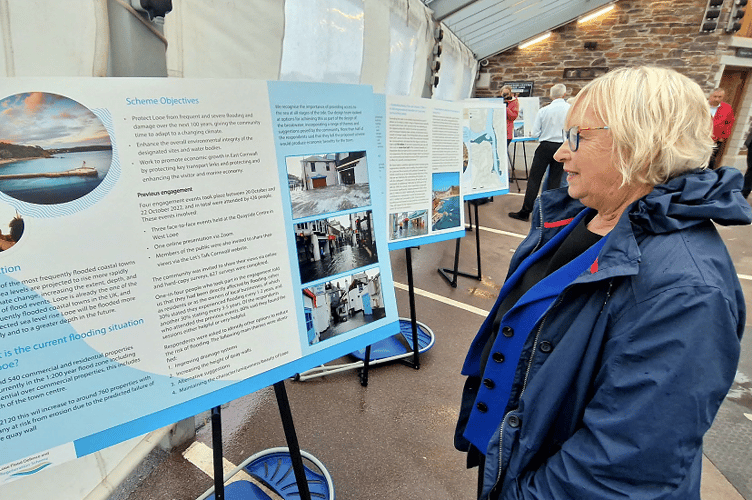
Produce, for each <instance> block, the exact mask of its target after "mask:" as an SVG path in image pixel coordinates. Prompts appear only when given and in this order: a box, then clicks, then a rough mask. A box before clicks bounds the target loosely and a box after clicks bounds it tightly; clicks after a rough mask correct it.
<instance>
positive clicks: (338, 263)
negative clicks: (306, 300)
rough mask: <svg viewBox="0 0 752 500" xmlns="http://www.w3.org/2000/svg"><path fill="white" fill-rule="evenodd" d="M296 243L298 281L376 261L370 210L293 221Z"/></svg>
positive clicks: (340, 271)
mask: <svg viewBox="0 0 752 500" xmlns="http://www.w3.org/2000/svg"><path fill="white" fill-rule="evenodd" d="M295 244H296V247H297V252H298V264H299V265H300V281H301V283H310V282H312V281H317V280H320V279H322V278H327V277H329V276H336V275H338V274H342V273H346V272H348V271H352V270H353V269H358V268H361V267H365V266H369V265H371V264H375V263H376V262H377V261H378V255H377V253H376V239H375V237H374V231H373V213H372V212H371V211H370V210H368V211H365V212H356V213H351V214H346V215H341V216H337V217H329V218H326V219H319V220H314V221H309V222H304V223H300V224H295Z"/></svg>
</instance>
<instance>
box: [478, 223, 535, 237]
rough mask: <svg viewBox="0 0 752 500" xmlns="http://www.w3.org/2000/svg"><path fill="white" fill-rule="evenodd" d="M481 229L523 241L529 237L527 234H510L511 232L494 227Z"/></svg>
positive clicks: (482, 227)
mask: <svg viewBox="0 0 752 500" xmlns="http://www.w3.org/2000/svg"><path fill="white" fill-rule="evenodd" d="M479 227H480V228H481V229H482V230H484V231H488V232H489V233H496V234H503V235H504V236H514V237H515V238H519V239H521V240H523V239H525V237H526V236H527V235H525V234H517V233H510V232H509V231H502V230H501V229H494V228H492V227H485V226H479Z"/></svg>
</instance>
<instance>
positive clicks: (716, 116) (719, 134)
mask: <svg viewBox="0 0 752 500" xmlns="http://www.w3.org/2000/svg"><path fill="white" fill-rule="evenodd" d="M725 96H726V91H725V90H723V89H721V88H717V89H715V90H714V91H713V92H711V93H710V95H709V96H708V106H710V114H711V115H713V140H714V141H715V147H714V148H713V155H712V156H711V157H710V161H709V162H708V168H716V167H717V166H718V165H716V161H717V159H718V154H719V153H720V151H721V148H722V147H723V143H724V142H726V139H728V138H729V137H730V136H731V128H732V127H733V126H734V110H733V109H731V105H730V104H728V103H726V102H723V98H724V97H725Z"/></svg>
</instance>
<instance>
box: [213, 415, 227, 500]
mask: <svg viewBox="0 0 752 500" xmlns="http://www.w3.org/2000/svg"><path fill="white" fill-rule="evenodd" d="M221 411H222V407H221V406H216V407H214V408H212V410H211V423H212V461H213V465H214V500H225V472H224V467H223V466H222V461H223V460H222V458H223V455H222V413H221Z"/></svg>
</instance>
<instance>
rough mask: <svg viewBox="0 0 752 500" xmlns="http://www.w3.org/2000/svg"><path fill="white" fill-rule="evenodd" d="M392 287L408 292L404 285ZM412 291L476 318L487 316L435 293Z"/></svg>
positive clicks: (479, 309) (473, 308)
mask: <svg viewBox="0 0 752 500" xmlns="http://www.w3.org/2000/svg"><path fill="white" fill-rule="evenodd" d="M394 287H395V288H399V289H400V290H405V291H406V292H407V291H409V288H408V286H407V285H404V284H402V283H398V282H396V281H395V282H394ZM413 291H414V292H415V295H420V296H422V297H426V298H428V299H433V300H435V301H437V302H442V303H444V304H447V305H450V306H453V307H458V308H460V309H464V310H465V311H468V312H471V313H473V314H477V315H478V316H483V317H484V318H485V317H486V316H488V311H486V310H484V309H481V308H479V307H475V306H470V305H467V304H463V303H462V302H459V301H456V300H452V299H448V298H446V297H442V296H441V295H437V294H435V293H431V292H427V291H425V290H421V289H420V288H413Z"/></svg>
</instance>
